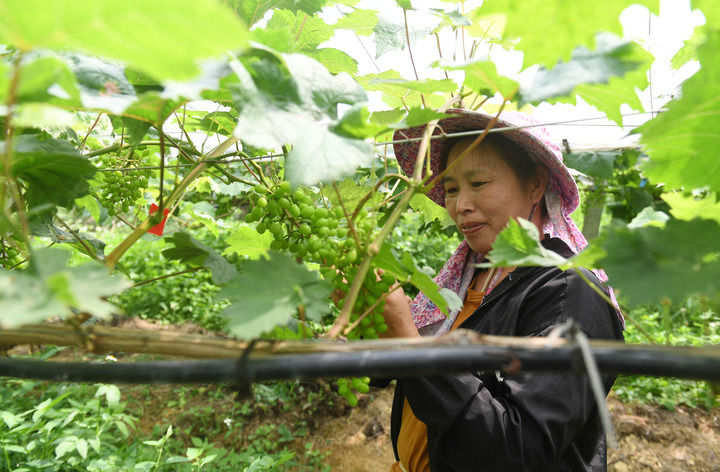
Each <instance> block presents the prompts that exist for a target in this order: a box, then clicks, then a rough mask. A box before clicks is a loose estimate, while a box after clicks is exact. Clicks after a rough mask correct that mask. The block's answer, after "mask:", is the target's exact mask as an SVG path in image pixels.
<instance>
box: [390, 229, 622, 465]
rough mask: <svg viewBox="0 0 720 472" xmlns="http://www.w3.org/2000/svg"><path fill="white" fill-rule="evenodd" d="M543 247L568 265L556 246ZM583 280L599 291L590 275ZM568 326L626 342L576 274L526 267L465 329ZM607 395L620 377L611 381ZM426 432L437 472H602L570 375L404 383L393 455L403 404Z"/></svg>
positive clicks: (578, 384) (600, 440)
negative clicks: (576, 325) (569, 323)
mask: <svg viewBox="0 0 720 472" xmlns="http://www.w3.org/2000/svg"><path fill="white" fill-rule="evenodd" d="M543 245H544V246H545V247H547V248H548V249H551V250H553V251H555V252H557V253H558V254H560V255H562V256H564V257H569V256H571V255H572V252H571V251H570V249H569V248H568V247H567V245H565V243H564V242H563V241H562V240H560V239H546V240H544V241H543ZM584 274H585V275H586V276H587V277H588V278H589V279H591V280H592V281H594V282H595V283H597V284H599V282H598V280H597V278H596V277H595V276H594V275H593V274H592V273H591V272H589V271H584ZM569 318H572V319H573V320H575V321H576V322H577V323H579V324H580V326H581V329H582V330H583V331H584V332H585V334H587V336H588V337H590V338H607V339H622V324H621V322H620V320H619V318H618V316H617V314H616V313H615V310H614V308H613V307H612V306H610V305H609V304H608V303H607V302H605V301H604V300H603V299H602V298H601V297H600V296H599V295H598V294H597V293H596V292H595V291H593V290H592V288H591V287H589V286H588V285H587V284H586V283H585V282H584V281H583V280H582V279H581V278H580V276H579V275H578V274H577V273H576V272H575V271H574V270H569V271H564V272H563V271H561V270H560V269H558V268H556V267H520V268H517V269H516V270H515V271H513V272H511V273H510V274H509V275H508V276H507V277H506V278H505V279H504V280H503V281H502V282H500V283H499V284H498V285H497V287H495V289H494V290H493V291H492V292H491V293H490V295H488V297H487V299H486V300H484V301H483V303H482V304H481V305H480V306H479V307H478V309H477V310H476V311H475V312H474V313H473V314H472V315H471V316H470V317H469V318H468V319H467V320H466V321H465V322H464V323H463V324H462V325H461V326H460V327H461V328H465V329H472V330H474V331H477V332H478V333H483V334H494V335H505V336H544V335H546V334H547V333H548V332H549V331H550V330H552V328H553V327H555V326H557V325H558V324H560V323H562V322H564V321H566V320H567V319H569ZM603 380H604V384H605V389H606V392H608V391H610V388H611V387H612V383H613V382H614V380H615V379H614V377H611V376H605V377H604V379H603ZM405 397H407V399H408V402H409V403H410V406H411V407H412V409H413V412H414V414H415V415H416V416H417V418H418V419H420V420H421V421H423V422H424V423H425V424H426V425H427V430H428V451H429V456H430V466H431V469H432V471H433V472H441V471H473V472H474V471H483V472H486V471H503V472H508V471H533V470H537V471H604V470H606V468H607V459H606V445H605V436H604V433H603V430H602V426H601V424H600V419H599V415H598V411H597V407H596V404H595V401H594V399H593V395H592V391H591V389H590V385H589V382H588V380H587V378H586V376H584V375H578V374H574V373H561V372H557V373H553V372H551V373H546V372H542V373H534V372H521V373H516V374H512V375H510V374H508V375H505V376H504V377H502V376H501V375H499V374H496V373H495V372H479V373H476V374H472V373H466V374H447V375H436V376H418V377H409V378H403V379H399V380H398V382H397V387H396V390H395V398H394V401H393V411H392V419H391V430H392V431H391V437H392V443H393V448H394V449H395V455H396V456H397V438H398V434H399V431H400V423H401V421H402V405H403V399H404V398H405Z"/></svg>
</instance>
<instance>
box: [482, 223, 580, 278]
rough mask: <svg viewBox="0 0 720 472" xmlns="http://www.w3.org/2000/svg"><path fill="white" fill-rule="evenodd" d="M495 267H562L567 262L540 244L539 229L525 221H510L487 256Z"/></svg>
mask: <svg viewBox="0 0 720 472" xmlns="http://www.w3.org/2000/svg"><path fill="white" fill-rule="evenodd" d="M487 258H488V260H489V261H490V262H491V264H485V266H491V265H492V266H494V267H513V266H516V267H519V266H562V265H563V264H565V263H566V262H567V261H566V260H565V258H564V257H562V256H560V255H559V254H557V253H556V252H553V251H551V250H549V249H546V248H545V247H543V245H542V244H540V235H539V233H538V229H537V227H536V226H535V225H534V224H533V223H531V222H529V221H527V220H525V219H523V218H518V219H517V220H515V219H512V218H511V219H510V220H509V221H508V225H507V226H506V227H505V228H504V229H503V230H502V231H500V233H499V234H498V235H497V237H496V238H495V242H494V243H493V245H492V250H491V251H490V252H489V253H488V255H487Z"/></svg>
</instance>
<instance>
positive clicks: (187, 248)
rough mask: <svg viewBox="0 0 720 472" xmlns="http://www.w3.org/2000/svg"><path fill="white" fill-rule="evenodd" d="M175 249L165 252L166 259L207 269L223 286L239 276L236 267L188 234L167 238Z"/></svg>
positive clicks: (214, 279) (216, 281) (214, 280)
mask: <svg viewBox="0 0 720 472" xmlns="http://www.w3.org/2000/svg"><path fill="white" fill-rule="evenodd" d="M165 241H166V242H168V243H171V244H174V245H175V246H174V247H170V248H168V249H165V250H163V252H162V255H163V256H165V258H166V259H170V260H179V261H181V262H184V263H186V264H190V265H193V266H196V267H205V268H206V269H208V270H209V271H210V273H211V274H212V278H213V282H214V283H215V284H217V285H223V284H226V283H228V282H229V281H230V280H232V278H233V277H235V276H236V275H237V271H236V270H235V267H233V266H232V265H230V263H229V262H228V261H227V260H225V258H224V257H222V256H221V255H220V254H218V253H217V252H215V251H214V250H213V249H212V248H209V247H207V246H206V245H204V244H203V243H201V242H200V241H198V240H197V239H195V238H193V237H192V236H190V235H189V234H187V233H174V234H173V235H172V236H168V237H167V238H165Z"/></svg>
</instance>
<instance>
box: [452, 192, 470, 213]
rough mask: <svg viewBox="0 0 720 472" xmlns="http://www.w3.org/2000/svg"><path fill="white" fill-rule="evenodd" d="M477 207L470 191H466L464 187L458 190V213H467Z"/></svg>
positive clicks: (456, 207)
mask: <svg viewBox="0 0 720 472" xmlns="http://www.w3.org/2000/svg"><path fill="white" fill-rule="evenodd" d="M474 208H475V204H474V203H473V201H472V198H471V196H470V194H469V192H467V191H464V190H463V189H460V190H459V191H458V196H457V202H456V206H455V209H456V210H457V212H458V213H467V212H469V211H472V210H473V209H474Z"/></svg>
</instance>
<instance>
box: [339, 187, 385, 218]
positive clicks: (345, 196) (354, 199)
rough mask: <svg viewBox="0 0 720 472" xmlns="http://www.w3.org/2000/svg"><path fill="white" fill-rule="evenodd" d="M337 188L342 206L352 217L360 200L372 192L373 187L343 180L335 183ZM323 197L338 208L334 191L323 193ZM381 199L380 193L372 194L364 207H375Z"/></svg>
mask: <svg viewBox="0 0 720 472" xmlns="http://www.w3.org/2000/svg"><path fill="white" fill-rule="evenodd" d="M337 188H338V192H339V193H340V196H341V197H342V204H343V205H344V206H345V209H346V210H347V211H348V213H350V214H351V215H352V214H353V212H354V211H355V209H356V207H357V205H358V203H360V200H362V199H363V197H365V196H366V195H367V194H368V193H369V192H371V191H372V189H373V186H372V185H362V184H359V183H357V182H355V181H354V180H352V179H345V180H343V181H341V182H337ZM325 197H326V198H327V199H328V200H330V203H332V205H333V206H340V202H339V200H338V197H337V194H336V193H335V192H334V191H331V192H325ZM382 198H383V197H382V194H381V193H379V192H373V193H372V196H371V197H370V200H368V202H367V203H366V205H375V204H377V203H380V202H381V201H382Z"/></svg>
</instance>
